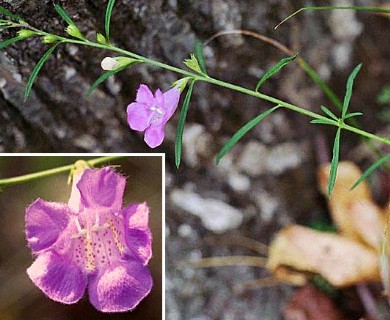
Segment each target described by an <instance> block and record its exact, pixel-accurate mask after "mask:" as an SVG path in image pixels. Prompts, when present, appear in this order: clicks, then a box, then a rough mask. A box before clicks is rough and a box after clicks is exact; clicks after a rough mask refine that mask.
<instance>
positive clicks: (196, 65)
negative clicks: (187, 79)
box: [184, 54, 206, 75]
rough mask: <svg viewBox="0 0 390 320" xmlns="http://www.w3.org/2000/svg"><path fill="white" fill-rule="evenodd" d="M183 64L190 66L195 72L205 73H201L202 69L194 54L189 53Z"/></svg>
mask: <svg viewBox="0 0 390 320" xmlns="http://www.w3.org/2000/svg"><path fill="white" fill-rule="evenodd" d="M184 64H185V65H186V66H187V67H188V68H190V69H191V70H194V71H196V72H197V73H200V74H202V75H206V74H204V73H203V71H202V69H201V68H200V66H199V62H198V59H197V58H196V57H195V55H194V54H191V57H190V59H185V60H184Z"/></svg>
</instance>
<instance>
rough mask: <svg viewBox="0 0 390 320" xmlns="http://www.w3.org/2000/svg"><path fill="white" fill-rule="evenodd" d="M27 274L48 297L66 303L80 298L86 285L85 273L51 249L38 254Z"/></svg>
mask: <svg viewBox="0 0 390 320" xmlns="http://www.w3.org/2000/svg"><path fill="white" fill-rule="evenodd" d="M27 274H28V275H29V277H30V279H31V280H32V281H33V282H34V284H35V285H36V286H37V287H38V288H39V289H41V290H42V291H43V292H44V293H45V294H46V295H47V296H48V297H49V298H50V299H53V300H54V301H58V302H62V303H66V304H71V303H75V302H77V301H78V300H80V298H81V297H82V296H83V295H84V291H85V288H86V286H87V275H86V274H83V272H82V271H81V269H80V268H78V267H77V266H76V265H75V264H73V263H71V262H70V261H68V259H66V258H64V256H60V255H59V254H57V253H54V252H51V251H49V252H45V253H43V254H41V255H39V256H38V258H37V259H36V260H35V261H34V263H33V264H32V265H31V267H30V268H28V269H27Z"/></svg>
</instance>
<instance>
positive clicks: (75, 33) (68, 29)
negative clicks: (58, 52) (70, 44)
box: [65, 24, 85, 40]
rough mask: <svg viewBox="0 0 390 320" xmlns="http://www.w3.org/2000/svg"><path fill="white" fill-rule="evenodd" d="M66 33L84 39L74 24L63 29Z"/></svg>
mask: <svg viewBox="0 0 390 320" xmlns="http://www.w3.org/2000/svg"><path fill="white" fill-rule="evenodd" d="M65 31H66V33H68V34H69V35H70V36H72V37H75V38H77V39H81V40H85V37H84V36H83V35H82V33H81V31H80V30H79V28H77V27H76V25H74V24H70V25H69V26H67V27H66V29H65Z"/></svg>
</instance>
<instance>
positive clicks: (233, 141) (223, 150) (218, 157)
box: [217, 105, 280, 164]
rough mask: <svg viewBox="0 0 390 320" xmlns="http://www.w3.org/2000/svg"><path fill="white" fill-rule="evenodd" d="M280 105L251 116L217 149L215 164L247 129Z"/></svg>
mask: <svg viewBox="0 0 390 320" xmlns="http://www.w3.org/2000/svg"><path fill="white" fill-rule="evenodd" d="M279 107H280V106H279V105H278V106H275V107H273V108H271V109H268V110H266V111H264V112H263V113H261V114H259V115H258V116H257V117H256V118H253V119H252V120H250V121H249V122H248V123H246V124H245V125H244V126H243V127H241V128H240V129H239V130H238V131H237V132H236V133H235V134H234V135H233V136H232V137H231V138H230V139H229V140H228V141H227V142H226V143H225V145H224V146H223V147H222V149H221V151H219V153H218V155H217V164H218V163H219V161H220V160H221V159H222V157H223V156H225V154H226V153H228V152H229V151H230V149H231V148H233V147H234V146H235V144H236V143H237V142H238V141H239V140H240V139H241V138H242V137H243V136H244V135H245V134H247V133H248V131H249V130H251V129H252V128H254V127H255V126H256V125H258V124H259V123H260V122H261V121H262V120H264V119H265V118H266V117H268V116H269V115H270V114H271V113H272V112H274V111H275V110H276V109H278V108H279Z"/></svg>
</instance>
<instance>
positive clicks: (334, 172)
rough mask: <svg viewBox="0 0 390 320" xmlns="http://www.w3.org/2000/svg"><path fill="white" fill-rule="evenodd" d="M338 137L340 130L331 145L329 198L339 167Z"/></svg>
mask: <svg viewBox="0 0 390 320" xmlns="http://www.w3.org/2000/svg"><path fill="white" fill-rule="evenodd" d="M340 135H341V128H338V129H337V132H336V137H335V138H334V143H333V155H332V161H331V162H330V175H329V183H328V195H329V197H330V196H331V195H332V191H333V188H334V185H335V182H336V177H337V169H338V166H339V157H340Z"/></svg>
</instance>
